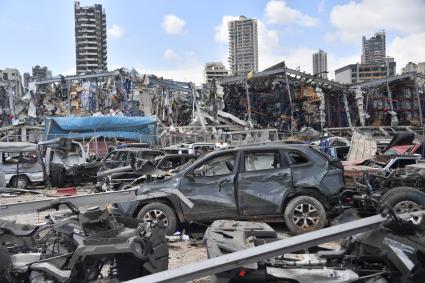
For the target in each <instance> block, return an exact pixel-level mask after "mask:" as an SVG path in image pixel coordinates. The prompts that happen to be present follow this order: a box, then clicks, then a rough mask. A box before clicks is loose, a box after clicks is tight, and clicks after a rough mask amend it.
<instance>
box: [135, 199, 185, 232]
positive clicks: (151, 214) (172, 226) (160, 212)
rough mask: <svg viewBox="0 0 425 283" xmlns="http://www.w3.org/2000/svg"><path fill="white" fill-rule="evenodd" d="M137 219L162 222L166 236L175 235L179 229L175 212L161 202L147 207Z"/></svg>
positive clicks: (140, 212)
mask: <svg viewBox="0 0 425 283" xmlns="http://www.w3.org/2000/svg"><path fill="white" fill-rule="evenodd" d="M137 218H139V219H141V220H145V221H155V220H161V221H162V222H163V223H164V225H165V234H166V235H169V236H170V235H173V234H174V233H175V232H176V229H177V217H176V214H175V213H174V210H173V209H172V208H171V207H169V206H168V205H166V204H164V203H161V202H154V203H150V204H148V205H145V206H144V207H143V208H142V209H141V210H140V211H139V213H138V214H137Z"/></svg>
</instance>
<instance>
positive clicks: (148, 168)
mask: <svg viewBox="0 0 425 283" xmlns="http://www.w3.org/2000/svg"><path fill="white" fill-rule="evenodd" d="M198 157H199V156H198V155H197V154H167V155H160V156H157V157H155V158H154V159H153V160H147V159H138V160H134V162H130V163H131V165H127V166H123V167H118V168H114V169H109V170H104V171H101V172H99V173H98V174H97V178H98V181H99V182H102V183H103V184H102V186H103V185H106V186H105V187H107V189H108V190H109V189H112V190H117V189H118V190H119V189H122V188H125V187H128V185H129V184H131V183H133V182H134V181H136V180H137V179H139V180H138V181H139V183H142V182H143V181H145V179H147V177H148V176H152V175H161V176H165V175H166V174H171V171H172V170H174V169H176V168H178V167H180V166H182V165H183V164H185V163H186V162H189V161H193V160H196V159H197V158H198ZM143 177H145V178H143ZM142 179H143V180H142Z"/></svg>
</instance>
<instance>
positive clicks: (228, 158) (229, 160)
mask: <svg viewBox="0 0 425 283" xmlns="http://www.w3.org/2000/svg"><path fill="white" fill-rule="evenodd" d="M235 157H236V154H235V153H233V154H227V155H222V156H218V157H215V158H212V159H209V160H207V161H206V162H205V163H203V164H202V165H200V166H199V167H198V168H196V169H195V171H194V172H193V174H194V175H195V176H206V177H211V176H221V175H229V174H231V173H232V172H233V167H234V165H235Z"/></svg>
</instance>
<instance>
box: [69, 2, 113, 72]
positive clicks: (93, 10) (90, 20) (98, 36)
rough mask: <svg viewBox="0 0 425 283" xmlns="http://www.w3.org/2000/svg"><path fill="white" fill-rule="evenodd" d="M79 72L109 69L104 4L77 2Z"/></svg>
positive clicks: (76, 37) (76, 28) (76, 35)
mask: <svg viewBox="0 0 425 283" xmlns="http://www.w3.org/2000/svg"><path fill="white" fill-rule="evenodd" d="M75 53H76V66H77V74H82V73H92V72H98V71H106V70H107V64H106V61H107V52H106V15H105V10H104V9H102V5H100V4H95V5H94V6H87V7H81V6H80V2H79V1H76V2H75Z"/></svg>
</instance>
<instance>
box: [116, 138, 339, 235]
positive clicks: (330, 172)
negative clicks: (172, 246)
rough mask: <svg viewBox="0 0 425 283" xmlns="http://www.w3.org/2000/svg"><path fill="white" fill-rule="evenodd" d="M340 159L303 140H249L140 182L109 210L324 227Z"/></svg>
mask: <svg viewBox="0 0 425 283" xmlns="http://www.w3.org/2000/svg"><path fill="white" fill-rule="evenodd" d="M343 185H344V182H343V167H342V164H341V163H340V162H339V161H337V160H334V159H332V158H331V157H330V156H328V155H326V154H324V153H322V152H321V151H320V150H319V149H316V148H314V147H312V146H308V145H302V144H285V145H272V144H265V145H251V146H244V147H237V148H232V149H226V150H220V151H215V152H212V153H210V154H207V155H206V156H204V157H203V158H201V159H199V160H198V161H196V162H195V163H193V164H192V165H190V166H188V167H187V168H185V169H183V170H181V171H180V172H179V173H177V174H176V175H174V176H172V177H170V178H167V179H164V180H158V181H155V182H152V183H150V184H144V185H141V186H140V187H139V189H138V192H137V195H138V196H137V201H133V202H128V203H120V204H115V205H114V207H113V213H114V214H120V215H126V216H133V217H137V218H141V219H144V220H161V221H162V222H164V224H165V225H166V226H167V234H172V233H174V232H175V231H176V229H177V225H178V224H179V223H187V222H212V221H214V220H217V219H269V218H278V219H282V218H283V219H284V221H285V223H286V225H287V227H288V228H289V230H290V231H291V232H293V233H295V234H300V233H303V232H306V231H311V230H316V229H320V228H323V227H324V226H325V225H326V224H327V211H328V210H329V209H330V208H331V206H332V205H333V204H334V203H336V202H337V199H338V194H339V193H340V191H341V190H342V188H343Z"/></svg>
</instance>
